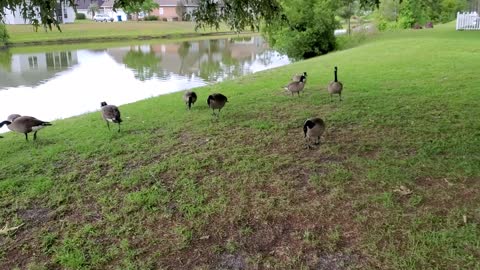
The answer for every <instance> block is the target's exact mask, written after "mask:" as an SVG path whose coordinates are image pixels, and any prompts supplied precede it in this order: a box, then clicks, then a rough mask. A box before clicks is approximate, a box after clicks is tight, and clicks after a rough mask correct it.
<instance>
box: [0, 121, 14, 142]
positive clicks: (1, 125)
mask: <svg viewBox="0 0 480 270" xmlns="http://www.w3.org/2000/svg"><path fill="white" fill-rule="evenodd" d="M11 123H12V122H10V121H8V120H5V121H3V122H1V123H0V128H2V127H3V125H10V124H11ZM0 138H3V137H2V136H0Z"/></svg>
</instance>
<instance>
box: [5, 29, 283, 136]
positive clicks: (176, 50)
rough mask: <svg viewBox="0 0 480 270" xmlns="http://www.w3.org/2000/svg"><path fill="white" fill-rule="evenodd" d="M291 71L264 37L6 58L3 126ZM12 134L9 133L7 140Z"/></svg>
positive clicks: (46, 119)
mask: <svg viewBox="0 0 480 270" xmlns="http://www.w3.org/2000/svg"><path fill="white" fill-rule="evenodd" d="M288 63H290V60H289V59H288V57H286V56H283V55H281V54H279V53H278V52H276V51H274V50H272V49H270V48H269V47H268V44H267V43H266V42H265V40H264V39H263V38H262V37H260V36H252V37H235V38H221V39H209V40H197V41H183V42H178V43H153V44H152V43H150V44H148V45H128V46H124V47H111V48H106V49H98V50H91V49H89V50H71V51H54V52H40V53H25V54H12V53H10V52H8V51H4V52H0V120H4V119H6V118H7V116H8V115H10V114H13V113H18V114H21V115H31V116H35V117H37V118H38V119H41V120H44V121H51V120H54V119H60V118H66V117H70V116H74V115H79V114H82V113H86V112H91V111H96V110H98V109H99V106H100V105H99V104H100V102H101V101H107V102H108V103H111V104H115V105H122V104H126V103H131V102H134V101H138V100H141V99H145V98H149V97H153V96H158V95H162V94H167V93H172V92H176V91H181V90H185V89H189V88H194V87H199V86H204V85H208V84H212V83H216V82H220V81H223V80H226V79H232V78H236V77H239V76H243V75H245V74H250V73H254V72H257V71H261V70H265V69H270V68H274V67H278V66H282V65H286V64H288ZM6 131H8V130H7V129H6V127H3V128H2V129H1V130H0V132H6Z"/></svg>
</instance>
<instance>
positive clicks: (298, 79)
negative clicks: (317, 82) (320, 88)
mask: <svg viewBox="0 0 480 270" xmlns="http://www.w3.org/2000/svg"><path fill="white" fill-rule="evenodd" d="M303 76H304V77H305V79H304V80H303V83H305V84H306V83H307V72H306V71H305V72H303ZM301 78H302V75H298V74H296V75H294V76H293V77H292V81H294V82H299V81H300V79H301Z"/></svg>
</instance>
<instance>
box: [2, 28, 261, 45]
mask: <svg viewBox="0 0 480 270" xmlns="http://www.w3.org/2000/svg"><path fill="white" fill-rule="evenodd" d="M235 34H238V33H236V32H234V31H227V32H210V33H183V34H165V35H138V36H116V37H103V38H98V37H95V38H89V37H86V38H70V39H54V40H44V41H23V42H9V43H7V46H6V47H7V48H13V47H28V46H38V45H59V44H79V43H105V42H114V41H127V40H128V41H134V40H138V41H140V40H155V39H184V38H196V37H221V36H230V35H235ZM241 34H244V33H241ZM252 34H254V33H253V32H252Z"/></svg>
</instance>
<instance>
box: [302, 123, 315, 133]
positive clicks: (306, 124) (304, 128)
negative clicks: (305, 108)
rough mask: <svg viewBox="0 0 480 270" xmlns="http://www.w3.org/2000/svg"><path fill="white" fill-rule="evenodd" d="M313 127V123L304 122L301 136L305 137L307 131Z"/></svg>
mask: <svg viewBox="0 0 480 270" xmlns="http://www.w3.org/2000/svg"><path fill="white" fill-rule="evenodd" d="M314 126H315V123H314V122H313V121H310V120H307V121H305V124H304V125H303V134H304V135H305V137H307V130H308V129H312V128H313V127H314ZM307 128H308V129H307Z"/></svg>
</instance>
